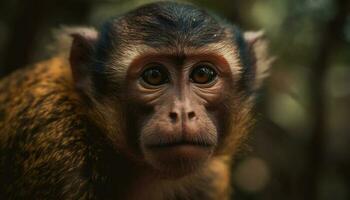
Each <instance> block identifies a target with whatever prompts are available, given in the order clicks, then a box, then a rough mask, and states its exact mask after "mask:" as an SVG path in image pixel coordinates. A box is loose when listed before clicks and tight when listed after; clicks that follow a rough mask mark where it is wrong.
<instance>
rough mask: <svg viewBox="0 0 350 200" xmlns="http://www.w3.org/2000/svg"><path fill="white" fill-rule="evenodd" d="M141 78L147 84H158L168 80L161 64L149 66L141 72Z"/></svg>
mask: <svg viewBox="0 0 350 200" xmlns="http://www.w3.org/2000/svg"><path fill="white" fill-rule="evenodd" d="M141 77H142V80H143V81H144V82H146V83H147V84H149V85H153V86H158V85H162V84H165V83H167V82H169V76H168V73H167V71H166V70H165V69H164V68H163V67H161V66H155V67H150V68H148V69H146V70H145V71H144V72H143V73H142V76H141Z"/></svg>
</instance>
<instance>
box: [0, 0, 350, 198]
mask: <svg viewBox="0 0 350 200" xmlns="http://www.w3.org/2000/svg"><path fill="white" fill-rule="evenodd" d="M148 2H152V1H149V0H43V1H42V0H0V77H2V76H5V75H7V74H8V73H10V72H11V71H13V70H16V69H17V68H19V67H23V66H24V65H27V64H30V63H33V62H36V61H39V60H42V59H45V58H48V57H49V54H48V51H47V47H48V46H49V44H50V43H52V41H53V36H52V35H53V34H52V32H53V31H52V30H53V29H55V28H59V27H60V26H62V25H92V26H98V25H99V24H100V23H101V21H103V20H105V19H108V18H109V17H110V16H113V15H116V14H120V13H123V12H126V11H128V10H130V9H132V8H134V7H136V6H138V5H142V4H144V3H148ZM189 2H193V3H194V4H197V5H199V6H201V7H204V8H207V9H208V10H211V11H213V12H215V13H217V14H219V15H221V16H222V17H224V18H227V19H228V20H230V21H232V22H233V23H236V24H237V25H238V26H240V27H241V28H242V29H244V30H260V29H263V30H265V32H266V34H267V37H268V38H269V40H270V46H271V47H270V49H271V53H272V54H273V55H276V56H277V60H276V62H275V63H274V65H273V68H272V71H271V76H270V78H269V79H268V80H267V81H266V84H265V87H264V88H263V90H262V91H261V94H259V96H258V98H257V109H256V110H257V111H256V113H257V124H256V127H255V128H254V130H253V133H252V134H251V135H250V138H249V139H248V145H247V148H245V150H244V151H242V153H240V154H239V155H238V156H237V158H236V161H235V165H234V167H233V168H234V169H233V174H232V177H233V183H232V187H233V190H234V193H233V197H232V198H233V199H235V200H289V199H291V200H302V199H307V200H316V199H317V200H328V199H332V200H349V199H350V5H349V4H350V0H293V1H289V0H244V1H243V0H241V1H239V0H216V1H213V0H193V1H189Z"/></svg>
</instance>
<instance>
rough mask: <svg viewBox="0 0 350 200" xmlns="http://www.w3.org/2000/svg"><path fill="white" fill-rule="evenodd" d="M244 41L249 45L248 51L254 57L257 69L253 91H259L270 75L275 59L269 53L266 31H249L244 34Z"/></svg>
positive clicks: (254, 64)
mask: <svg viewBox="0 0 350 200" xmlns="http://www.w3.org/2000/svg"><path fill="white" fill-rule="evenodd" d="M244 39H245V41H246V43H247V45H248V51H249V53H250V54H251V56H252V57H253V59H252V60H253V66H254V69H255V80H254V82H253V89H254V90H257V89H259V88H260V87H261V85H262V82H263V81H264V79H265V78H266V77H267V76H268V75H269V69H270V65H271V64H272V62H273V61H274V60H275V58H273V57H270V55H269V53H268V41H267V39H266V38H265V33H264V31H247V32H245V33H244Z"/></svg>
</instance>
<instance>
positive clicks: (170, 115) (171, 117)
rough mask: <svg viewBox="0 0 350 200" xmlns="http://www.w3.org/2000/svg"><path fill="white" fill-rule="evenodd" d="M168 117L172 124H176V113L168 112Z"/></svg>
mask: <svg viewBox="0 0 350 200" xmlns="http://www.w3.org/2000/svg"><path fill="white" fill-rule="evenodd" d="M169 117H170V119H171V121H172V122H176V121H177V113H176V112H170V113H169Z"/></svg>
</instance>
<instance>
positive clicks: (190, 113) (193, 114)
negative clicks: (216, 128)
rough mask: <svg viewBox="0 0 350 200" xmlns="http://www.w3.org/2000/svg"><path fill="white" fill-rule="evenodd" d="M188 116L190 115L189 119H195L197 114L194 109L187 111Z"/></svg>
mask: <svg viewBox="0 0 350 200" xmlns="http://www.w3.org/2000/svg"><path fill="white" fill-rule="evenodd" d="M187 116H188V119H193V118H194V117H195V116H196V114H195V113H194V112H193V111H192V112H189V113H187Z"/></svg>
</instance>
